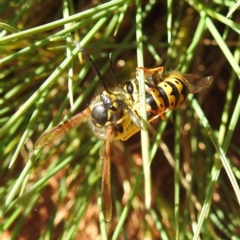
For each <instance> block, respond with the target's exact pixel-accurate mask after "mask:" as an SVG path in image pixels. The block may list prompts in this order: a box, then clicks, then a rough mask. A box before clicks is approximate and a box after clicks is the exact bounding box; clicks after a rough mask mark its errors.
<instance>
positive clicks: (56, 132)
mask: <svg viewBox="0 0 240 240" xmlns="http://www.w3.org/2000/svg"><path fill="white" fill-rule="evenodd" d="M90 113H91V111H90V108H86V109H85V110H84V111H82V112H80V113H78V114H76V115H75V116H73V117H71V118H70V119H68V120H67V121H66V122H64V123H61V124H59V125H58V126H56V127H54V128H51V129H49V130H47V131H45V132H44V133H43V134H42V135H41V136H40V137H39V138H38V140H37V141H36V143H35V145H34V148H35V149H40V148H42V147H44V146H46V145H48V144H50V143H52V142H54V141H55V140H57V139H59V138H61V137H62V136H64V135H65V134H66V133H67V132H68V131H69V130H71V129H73V128H76V127H77V126H79V125H80V124H81V122H82V120H83V119H84V118H85V117H87V116H88V115H89V114H90Z"/></svg>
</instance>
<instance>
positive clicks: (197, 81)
mask: <svg viewBox="0 0 240 240" xmlns="http://www.w3.org/2000/svg"><path fill="white" fill-rule="evenodd" d="M183 77H184V78H185V79H186V80H187V82H188V83H189V91H190V92H191V93H197V92H200V91H202V90H204V89H206V88H209V87H210V86H211V84H212V82H213V77H212V76H209V77H201V76H198V75H195V74H183Z"/></svg>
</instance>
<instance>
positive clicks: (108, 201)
mask: <svg viewBox="0 0 240 240" xmlns="http://www.w3.org/2000/svg"><path fill="white" fill-rule="evenodd" d="M112 131H113V129H112V127H109V128H108V130H107V137H106V142H105V151H104V162H103V170H102V209H103V214H104V218H105V221H107V222H110V221H111V219H112V190H111V159H110V155H111V146H110V145H111V142H110V140H111V135H112Z"/></svg>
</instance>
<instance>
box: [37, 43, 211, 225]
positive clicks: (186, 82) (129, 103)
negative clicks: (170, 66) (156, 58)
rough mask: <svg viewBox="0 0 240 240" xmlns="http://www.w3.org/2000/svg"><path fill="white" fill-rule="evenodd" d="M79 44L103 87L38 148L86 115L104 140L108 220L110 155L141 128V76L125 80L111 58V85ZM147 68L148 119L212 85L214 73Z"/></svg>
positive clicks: (107, 215)
mask: <svg viewBox="0 0 240 240" xmlns="http://www.w3.org/2000/svg"><path fill="white" fill-rule="evenodd" d="M74 43H75V45H76V46H77V47H78V48H79V50H80V51H81V52H82V53H83V54H84V55H85V57H86V58H87V59H88V60H89V62H90V63H91V65H92V67H93V69H94V70H95V72H96V74H97V76H98V77H99V79H100V81H101V83H102V85H103V90H102V91H100V93H99V94H98V95H97V96H95V97H94V98H93V100H92V102H91V103H90V104H89V107H87V108H86V109H85V110H83V111H82V112H80V113H78V114H77V115H75V116H73V117H71V118H70V119H68V120H67V121H66V122H64V123H62V124H59V125H58V126H56V127H54V128H52V129H50V130H47V131H45V132H44V133H43V134H42V135H41V136H40V137H39V138H38V140H37V141H36V143H35V146H34V148H35V149H40V148H42V147H44V146H46V145H48V144H50V143H52V142H54V141H55V140H57V139H59V138H61V137H62V136H64V135H65V134H66V133H67V132H68V131H70V130H71V129H73V128H76V127H77V126H79V125H80V124H81V123H82V121H83V120H84V119H85V118H88V119H89V123H90V126H91V129H92V131H93V133H94V134H95V135H96V136H97V137H98V138H100V139H103V140H104V143H105V145H104V153H103V156H100V157H103V159H104V161H103V168H102V209H103V213H104V218H105V220H106V221H110V220H111V218H112V197H111V184H110V176H111V174H110V172H111V171H110V163H111V162H110V155H111V153H110V152H111V144H110V143H111V141H112V140H122V141H125V140H127V139H128V138H130V137H131V136H132V135H134V134H135V133H136V132H138V131H140V130H141V114H140V94H139V90H138V89H139V87H138V86H139V79H138V74H136V78H135V79H133V80H131V81H128V82H127V83H125V84H121V83H120V82H119V81H118V80H117V78H116V75H115V73H114V71H113V67H112V61H111V58H110V69H111V72H112V75H113V78H114V79H115V81H116V82H117V85H118V86H117V87H116V88H115V89H111V90H110V89H109V88H108V87H107V85H106V83H105V81H104V79H103V77H102V75H101V73H100V71H99V70H98V69H97V67H96V66H95V63H94V61H93V59H92V58H91V57H90V56H89V55H88V53H87V52H86V51H85V50H84V49H83V48H82V46H81V45H80V44H79V43H78V42H77V41H74ZM140 70H143V71H144V73H145V74H144V80H145V90H146V106H147V121H148V122H152V121H154V120H155V119H156V118H158V117H161V119H163V120H164V119H165V113H166V112H167V111H168V110H172V109H175V108H177V107H180V106H181V105H182V104H183V102H184V101H185V99H186V98H187V95H188V93H189V92H192V93H195V92H198V91H201V90H203V89H205V88H207V87H209V86H210V84H211V82H212V77H207V78H200V77H198V76H196V75H193V74H188V75H186V74H185V75H182V74H180V73H178V72H172V73H170V74H169V75H164V73H163V70H164V69H163V67H158V68H151V69H147V68H144V67H138V68H137V71H140Z"/></svg>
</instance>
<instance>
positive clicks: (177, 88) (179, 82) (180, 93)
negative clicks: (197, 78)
mask: <svg viewBox="0 0 240 240" xmlns="http://www.w3.org/2000/svg"><path fill="white" fill-rule="evenodd" d="M188 93H189V86H188V83H187V81H186V80H185V79H184V77H183V76H182V75H181V74H179V73H175V72H174V73H171V74H170V75H169V76H167V77H166V78H164V79H163V81H162V82H160V83H159V84H158V86H156V87H152V88H151V91H150V93H149V94H148V95H147V105H148V113H149V119H151V118H153V117H156V116H161V115H162V119H164V113H165V112H166V111H168V110H173V109H175V108H178V107H180V106H181V105H182V104H183V103H184V101H185V100H186V98H187V95H188Z"/></svg>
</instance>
